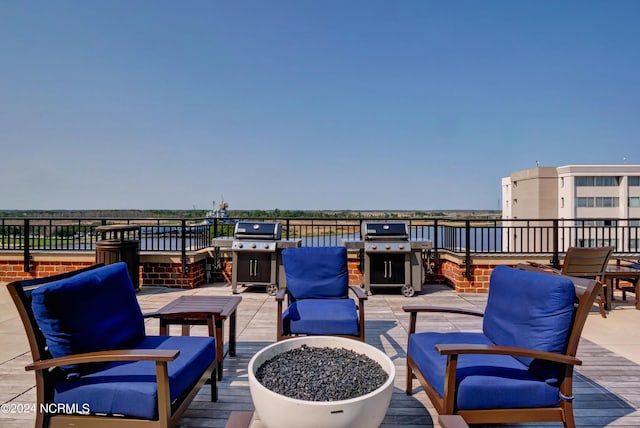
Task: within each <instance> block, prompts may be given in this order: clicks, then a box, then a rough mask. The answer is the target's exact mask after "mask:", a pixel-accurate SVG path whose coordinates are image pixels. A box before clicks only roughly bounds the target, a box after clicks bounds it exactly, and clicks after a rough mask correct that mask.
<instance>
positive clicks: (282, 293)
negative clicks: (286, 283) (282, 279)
mask: <svg viewBox="0 0 640 428" xmlns="http://www.w3.org/2000/svg"><path fill="white" fill-rule="evenodd" d="M286 295H287V289H286V288H278V291H277V292H276V301H277V302H282V301H283V300H284V297H285V296H286Z"/></svg>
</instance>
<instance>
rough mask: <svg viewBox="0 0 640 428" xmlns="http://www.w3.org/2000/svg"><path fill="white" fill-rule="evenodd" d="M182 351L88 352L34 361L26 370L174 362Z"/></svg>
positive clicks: (124, 350)
mask: <svg viewBox="0 0 640 428" xmlns="http://www.w3.org/2000/svg"><path fill="white" fill-rule="evenodd" d="M179 354H180V351H178V350H174V349H118V350H114V351H100V352H87V353H84V354H75V355H68V356H66V357H58V358H49V359H46V360H40V361H34V362H33V363H31V364H28V365H27V366H26V367H25V370H27V371H28V370H44V369H49V368H51V367H58V366H66V365H68V364H83V363H105V362H110V361H165V362H166V361H173V360H175V359H176V358H177V357H178V355H179Z"/></svg>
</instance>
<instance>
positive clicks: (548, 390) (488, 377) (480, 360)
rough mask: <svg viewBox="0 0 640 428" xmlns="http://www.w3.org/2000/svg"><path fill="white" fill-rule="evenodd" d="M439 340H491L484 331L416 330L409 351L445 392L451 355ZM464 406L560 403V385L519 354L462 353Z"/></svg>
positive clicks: (460, 399)
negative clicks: (439, 346) (535, 371)
mask: <svg viewBox="0 0 640 428" xmlns="http://www.w3.org/2000/svg"><path fill="white" fill-rule="evenodd" d="M436 344H485V345H487V344H491V340H489V339H488V338H487V337H486V336H485V335H484V334H482V333H479V332H477V333H475V332H470V333H466V332H450V333H415V334H412V335H411V336H410V337H409V345H408V349H407V354H408V355H410V356H411V357H412V358H413V360H414V361H415V363H416V365H417V366H418V367H419V369H420V371H421V372H422V374H423V375H424V376H425V378H426V379H427V380H428V381H429V383H430V384H431V385H432V386H433V387H434V388H435V390H436V391H437V392H438V394H440V396H443V394H444V374H445V368H446V363H447V357H446V356H445V355H440V354H439V353H438V352H437V351H436V349H435V345H436ZM456 383H457V384H458V395H457V397H456V403H457V404H456V405H457V408H458V409H460V410H463V409H467V410H471V409H504V408H521V407H522V408H530V407H553V406H558V404H559V388H558V387H557V385H554V384H549V383H547V382H545V381H544V380H542V379H540V378H539V377H537V376H536V375H535V374H533V373H531V371H529V369H528V366H527V365H526V364H524V363H522V362H521V361H519V360H518V359H516V358H513V357H511V356H504V355H473V354H465V355H460V356H459V358H458V370H457V374H456Z"/></svg>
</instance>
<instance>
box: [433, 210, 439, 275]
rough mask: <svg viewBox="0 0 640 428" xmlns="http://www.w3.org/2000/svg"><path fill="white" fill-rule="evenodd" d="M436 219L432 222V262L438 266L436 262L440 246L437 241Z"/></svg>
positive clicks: (437, 261)
mask: <svg viewBox="0 0 640 428" xmlns="http://www.w3.org/2000/svg"><path fill="white" fill-rule="evenodd" d="M438 227H439V226H438V219H436V220H434V221H433V262H434V263H435V266H438V267H439V266H440V263H439V260H438V248H439V246H440V242H439V240H438Z"/></svg>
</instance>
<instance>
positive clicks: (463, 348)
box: [436, 343, 582, 365]
mask: <svg viewBox="0 0 640 428" xmlns="http://www.w3.org/2000/svg"><path fill="white" fill-rule="evenodd" d="M436 350H437V351H438V352H439V353H440V354H441V355H461V354H495V355H510V356H512V357H529V358H536V359H540V360H547V361H553V362H556V363H562V364H570V365H581V364H582V361H581V360H579V359H578V358H576V357H572V356H569V355H564V354H556V353H555V352H545V351H538V350H535V349H528V348H519V347H515V346H500V345H470V344H455V343H452V344H441V345H436Z"/></svg>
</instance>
